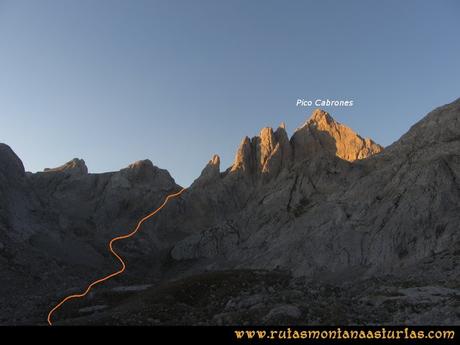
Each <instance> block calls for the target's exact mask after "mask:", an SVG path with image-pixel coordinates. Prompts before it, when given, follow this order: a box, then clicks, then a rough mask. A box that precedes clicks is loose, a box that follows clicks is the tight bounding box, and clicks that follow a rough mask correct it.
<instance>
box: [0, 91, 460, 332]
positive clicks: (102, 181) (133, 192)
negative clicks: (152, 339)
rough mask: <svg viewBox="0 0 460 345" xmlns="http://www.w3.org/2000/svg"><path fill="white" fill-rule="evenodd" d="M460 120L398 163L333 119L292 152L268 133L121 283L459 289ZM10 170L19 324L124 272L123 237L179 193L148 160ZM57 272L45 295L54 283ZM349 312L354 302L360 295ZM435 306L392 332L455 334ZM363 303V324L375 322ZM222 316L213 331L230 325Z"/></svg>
mask: <svg viewBox="0 0 460 345" xmlns="http://www.w3.org/2000/svg"><path fill="white" fill-rule="evenodd" d="M459 119H460V99H459V100H457V101H455V102H453V103H451V104H449V105H446V106H443V107H440V108H437V109H435V110H434V111H432V112H430V113H429V114H428V115H427V116H426V117H424V119H422V120H421V121H420V122H419V123H417V124H416V125H414V126H413V127H412V128H411V129H410V130H409V132H408V133H406V134H405V135H403V136H402V137H401V139H399V140H398V141H396V142H395V143H393V144H392V145H390V146H389V147H387V148H385V149H382V148H381V147H380V146H378V145H377V144H375V143H373V142H372V141H370V140H367V141H366V139H364V138H362V137H360V136H359V135H358V134H356V133H355V132H354V131H352V130H351V129H349V128H348V127H346V126H344V125H341V124H339V123H337V122H336V121H335V120H333V118H332V117H330V115H329V114H327V113H326V112H322V111H321V110H317V111H315V112H314V113H313V115H312V117H311V118H310V119H308V120H307V121H306V122H305V124H304V125H303V126H301V127H300V128H299V129H298V130H297V131H296V132H294V134H293V135H292V136H291V138H288V136H287V133H286V131H285V128H284V127H285V126H282V125H280V126H279V127H278V128H277V129H276V130H273V129H272V128H269V127H266V128H263V129H262V130H261V132H260V133H259V135H258V136H255V137H252V138H249V137H245V138H244V139H243V140H242V143H241V144H240V146H239V149H238V150H237V153H236V155H235V160H234V163H233V164H232V165H231V166H230V167H229V168H227V169H226V170H225V171H222V172H221V171H220V158H219V156H217V155H214V156H213V157H212V158H211V160H210V161H209V162H208V164H207V165H206V166H205V167H204V169H203V171H202V173H201V175H200V176H199V177H198V178H197V179H196V180H195V181H194V183H193V184H192V185H191V186H190V188H189V189H188V190H187V192H186V193H185V194H184V195H183V196H181V197H180V198H179V199H177V200H176V201H175V202H174V203H171V204H170V205H168V207H167V208H165V209H164V210H163V211H162V213H161V214H158V218H156V219H155V222H151V223H146V224H145V228H144V229H143V232H142V233H140V234H139V236H138V237H136V238H133V239H132V241H130V243H127V244H126V246H124V247H123V248H120V250H121V252H122V254H123V256H124V257H127V258H128V260H129V261H130V262H134V263H135V264H134V265H133V266H132V268H128V270H127V272H126V276H125V277H123V278H120V282H125V284H126V283H127V282H138V283H140V284H146V283H148V284H151V283H152V282H158V284H169V283H168V282H169V281H170V280H171V279H172V280H174V279H176V280H177V279H182V278H184V277H202V276H201V274H203V273H204V272H209V271H211V272H215V271H222V270H239V269H243V268H244V269H247V270H267V271H268V272H275V271H283V272H289V274H291V275H292V276H293V277H296V278H295V279H301V280H302V281H306V282H311V281H312V280H316V281H318V282H322V284H333V285H334V286H336V288H337V289H338V291H342V290H341V289H342V286H344V284H345V285H346V284H348V285H347V286H349V287H351V289H352V290H353V291H355V292H356V294H357V295H356V297H353V298H355V299H356V298H357V299H359V301H362V303H364V304H365V303H366V302H365V301H366V298H370V297H369V296H372V294H376V293H381V292H378V291H380V290H378V289H379V286H377V285H375V283H372V282H375V281H380V280H381V279H383V278H382V277H386V278H385V281H386V282H387V284H389V288H391V289H393V290H391V291H400V290H398V289H402V285H408V284H409V286H412V287H414V289H415V288H417V289H418V288H422V290H423V289H425V290H426V289H427V288H426V287H427V286H432V285H435V286H441V287H443V288H447V287H448V288H450V289H452V288H454V287H452V286H451V284H450V283H449V282H446V281H445V276H446V275H449V276H450V277H451V278H450V280H451V281H457V280H458V279H459V276H460V272H459V270H458V269H457V267H460V266H459V265H458V263H459V262H458V261H459V260H458V259H459V256H458V253H459V252H460V248H459V243H460V241H459V234H458V231H457V229H458V224H459V223H460V216H459V214H460V209H459V205H460V186H459V181H460V157H459V156H460V155H459V152H460V126H459V124H460V120H459ZM310 120H311V121H310ZM362 158H364V159H362ZM0 162H2V164H1V165H0V191H1V195H2V196H3V197H2V199H1V200H0V233H1V234H2V235H3V238H2V240H1V243H0V269H1V271H2V273H3V274H2V276H3V277H4V279H5V281H7V284H4V285H3V286H2V287H0V288H1V291H0V292H1V293H2V295H4V296H6V295H8V296H16V298H14V299H11V300H8V301H4V302H5V303H3V304H2V305H1V308H0V317H2V315H5V316H6V315H8V319H7V320H9V321H3V322H6V323H8V322H10V323H15V322H20V320H26V321H27V320H28V321H27V322H38V321H37V320H40V315H41V314H43V313H41V314H40V313H39V312H38V311H37V310H40V308H37V305H39V303H41V302H40V301H43V300H44V301H48V302H49V303H51V302H52V301H55V299H56V295H57V294H59V293H60V291H65V290H66V289H70V288H72V287H74V286H81V285H84V284H83V283H84V282H86V281H87V280H88V279H91V278H95V277H96V276H98V275H99V274H101V273H103V272H105V271H107V270H109V269H110V268H111V267H112V265H113V262H111V261H110V260H108V258H106V257H105V255H104V253H105V252H106V243H107V241H108V239H110V238H112V237H113V236H115V235H117V234H122V233H124V231H125V230H126V228H130V227H131V225H132V220H133V219H137V218H139V217H140V216H142V215H145V214H147V213H148V211H149V210H151V209H152V208H154V205H157V204H158V203H160V202H161V200H162V198H164V196H165V195H166V194H167V193H170V192H172V191H175V190H177V189H179V188H180V186H178V185H177V184H176V183H175V181H174V179H173V178H172V177H171V175H170V174H169V173H168V172H167V171H166V170H163V169H160V168H158V167H156V166H154V165H153V163H152V162H150V161H148V160H144V161H138V162H134V163H132V164H130V165H129V166H128V167H127V168H123V169H121V170H119V171H116V172H110V173H102V174H92V173H84V172H85V168H84V167H86V165H84V167H83V164H84V162H83V161H81V160H78V159H76V160H72V161H70V163H68V164H64V166H63V167H64V168H62V167H61V168H59V169H57V171H56V170H54V171H53V170H52V171H46V172H40V173H36V174H29V173H28V174H25V173H24V168H23V166H22V162H20V159H19V158H18V157H17V156H16V155H15V154H14V152H13V151H12V150H11V149H10V148H9V147H7V146H6V145H1V146H0ZM82 162H83V163H82ZM75 169H76V172H77V174H74V173H71V172H72V171H74V170H75ZM82 172H83V173H82ZM111 219H116V221H113V220H111ZM44 267H46V272H47V273H46V274H47V276H48V277H49V279H46V282H45V281H43V280H42V278H40V276H41V275H42V274H43V268H44ZM270 274H271V273H270ZM197 279H202V278H197ZM203 279H207V278H203ZM289 279H290V278H289ZM293 279H294V278H293ZM35 280H36V281H39V282H40V284H38V285H37V282H36V281H35ZM295 281H298V280H295ZM155 284H156V283H155ZM251 284H252V283H251ZM302 284H304V283H302ZM360 284H366V286H368V289H367V290H366V289H364V290H363V289H360V288H359V287H360ZM401 284H402V285H401ZM27 286H30V287H34V288H35V289H38V291H40V293H39V295H38V296H39V297H40V298H38V297H33V296H37V295H36V292H35V295H34V294H32V295H31V296H30V297H28V296H29V293H28V291H29V290H28V288H27ZM302 286H304V285H302ZM422 290H421V291H422ZM425 290H423V291H425ZM280 291H281V290H280ZM282 291H284V290H282ZM426 291H431V290H429V289H428V290H426ZM233 293H235V294H237V295H238V291H234V292H233ZM280 293H281V292H280ZM286 293H287V292H286ZM297 294H298V293H297ZM343 294H344V295H343V296H348V295H346V294H345V293H344V292H343ZM459 294H460V291H459ZM275 295H276V293H275ZM142 296H143V295H142V294H141V295H140V297H139V298H144V297H142ZM276 296H278V295H276ZM299 296H300V295H299ZM321 296H322V297H321V299H322V300H323V301H325V302H326V301H327V303H326V304H328V303H329V304H330V305H333V304H334V303H333V301H331V300H330V297H328V296H323V295H321ZM240 297H241V296H240ZM101 298H102V297H101ZM238 298H239V297H238ZM241 298H242V297H241ZM264 298H265V297H264ZM267 298H268V297H267ZM270 298H271V297H270ZM277 298H278V297H277ZM318 298H319V297H318ZM344 298H345V297H344ZM346 298H347V300H345V301H344V303H348V302H349V301H350V298H352V297H350V296H348V297H346ZM430 298H432V301H433V302H432V303H431V302H430V303H431V304H430V306H429V308H428V307H427V308H428V309H427V310H424V311H423V313H425V314H421V312H419V311H417V310H419V309H417V308H419V307H417V306H416V305H413V304H411V303H415V302H411V301H412V300H409V301H406V302H404V303H408V306H407V313H409V314H404V313H402V314H398V315H397V316H395V317H399V318H400V319H392V320H391V321H393V322H394V321H395V320H405V319H407V318H411V319H412V320H414V322H416V323H417V322H419V323H423V322H424V321H423V320H427V317H431V320H434V321H433V322H435V323H436V322H438V323H442V320H443V319H442V317H441V316H440V315H443V316H446V317H447V316H448V317H449V318H450V319H451V320H452V319H453V320H458V318H456V316H455V315H456V314H455V312H456V309H455V306H452V305H451V304H449V303H450V302H449V300H447V299H443V297H430ZM22 299H24V300H26V301H28V302H27V303H25V304H24V305H22V306H19V305H18V304H17V302H15V301H19V300H22ZM276 301H278V300H276ZM347 301H348V302H347ZM388 301H390V300H388ZM228 303H230V302H228ZM270 303H271V302H270ZM273 303H275V302H273ZM276 303H279V301H278V302H276ZM292 303H294V302H292ZM360 303H361V302H360ZM385 303H390V302H385ZM329 304H328V305H329ZM353 305H355V307H351V306H349V307H348V308H357V309H353V312H351V311H350V315H358V314H360V313H368V315H371V314H372V312H373V311H372V309H370V310H368V309H366V308H364V307H362V305H361V304H359V303H354V304H353ZM216 308H217V309H218V310H219V312H220V313H224V310H223V309H222V308H221V307H217V306H216ZM219 308H220V309H219ZM273 308H276V305H274V306H273ZM296 308H300V309H299V310H300V311H299V313H300V314H299V313H298V312H296V315H297V314H298V315H303V316H301V317H299V318H298V320H299V321H300V320H303V321H302V322H305V320H307V321H308V320H310V321H311V320H312V319H310V317H313V316H308V315H309V314H308V315H307V314H305V313H304V312H302V310H303V309H302V308H304V307H302V306H300V305H296ZM305 308H307V307H305ZM324 308H326V309H327V308H328V307H327V306H325V307H324ZM362 308H364V309H362ZM379 308H380V307H379ZM414 308H415V309H414ZM217 309H216V310H217ZM262 309H263V308H262ZM262 309H261V310H262ZM291 309H292V308H291ZM307 309H308V308H307ZM232 310H233V309H232ZM242 310H245V312H249V311H248V310H247V309H245V308H244V307H242ZM411 310H412V311H411ZM233 312H235V313H236V314H235V318H237V317H238V316H237V315H240V317H243V316H241V315H242V314H238V312H237V311H233ZM261 312H262V311H261ZM265 312H266V313H268V312H269V310H266V311H265ZM332 314H333V313H332ZM72 315H74V314H72ZM216 315H217V314H216ZM216 315H211V316H209V318H207V319H205V320H206V322H207V323H209V324H214V323H215V322H217V321H216V320H217V319H214V317H216V318H217V316H216ZM257 315H258V314H257ZM366 315H367V314H366ZM388 315H389V314H388V313H387V311H386V309H385V308H384V307H382V308H380V309H379V314H378V320H377V321H379V320H380V321H382V320H383V321H385V320H387V321H388V320H390V319H388V317H389V316H388ZM427 315H428V316H427ZM171 317H173V318H172V319H171V320H178V319H174V317H178V315H176V316H174V315H173V316H171ZM222 317H223V316H222ZM228 317H229V319H228V320H230V321H228V322H232V321H231V320H237V319H232V317H230V316H228ZM127 318H128V319H130V316H129V315H127ZM218 319H219V320H220V316H219V318H218ZM15 320H16V321H15ZM192 320H193V319H192ZM213 320H214V321H213ZM324 320H325V321H324V322H326V323H327V320H328V319H327V318H325V319H324ZM112 321H113V320H112ZM329 321H330V319H329ZM24 322H25V321H24ZM113 322H115V321H113ZM225 322H227V321H225ZM225 322H224V323H225ZM266 322H267V323H270V320H267V321H266ZM346 322H347V323H348V322H351V321H350V320H348V321H346ZM173 323H174V321H173Z"/></svg>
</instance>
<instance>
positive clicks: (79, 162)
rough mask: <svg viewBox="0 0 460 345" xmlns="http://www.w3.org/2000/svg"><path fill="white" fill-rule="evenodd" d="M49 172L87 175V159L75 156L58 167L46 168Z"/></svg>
mask: <svg viewBox="0 0 460 345" xmlns="http://www.w3.org/2000/svg"><path fill="white" fill-rule="evenodd" d="M44 171H45V172H47V173H66V174H70V175H85V174H87V173H88V168H87V167H86V164H85V161H84V160H83V159H78V158H74V159H72V160H71V161H69V162H67V163H65V164H63V165H61V166H59V167H57V168H45V170H44Z"/></svg>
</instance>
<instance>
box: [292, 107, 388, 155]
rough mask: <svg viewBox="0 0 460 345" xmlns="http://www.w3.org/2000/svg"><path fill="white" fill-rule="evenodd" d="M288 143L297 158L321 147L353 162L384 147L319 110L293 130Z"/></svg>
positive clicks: (312, 152) (319, 149) (320, 149)
mask: <svg viewBox="0 0 460 345" xmlns="http://www.w3.org/2000/svg"><path fill="white" fill-rule="evenodd" d="M291 142H292V143H293V147H294V151H295V152H296V158H298V159H302V158H303V157H305V156H310V155H312V154H314V153H315V152H318V151H322V150H323V151H327V152H328V153H330V154H333V155H335V156H337V157H339V158H341V159H344V160H346V161H349V162H352V161H355V160H358V159H364V158H367V157H369V156H371V155H373V154H376V153H379V152H381V151H382V150H383V147H382V146H380V145H378V144H376V143H375V142H374V141H372V140H371V139H369V138H365V139H364V138H362V137H361V136H360V135H358V134H357V133H356V132H354V131H353V130H352V129H351V128H349V127H347V126H345V125H343V124H341V123H339V122H337V121H335V120H334V119H333V118H332V117H331V116H330V115H329V113H327V112H325V111H324V110H321V109H316V110H314V111H313V113H312V115H311V117H310V118H309V119H308V120H307V121H306V122H305V124H304V125H303V126H302V127H300V128H298V129H297V130H296V131H295V133H294V135H293V136H292V138H291Z"/></svg>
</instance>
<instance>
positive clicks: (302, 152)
mask: <svg viewBox="0 0 460 345" xmlns="http://www.w3.org/2000/svg"><path fill="white" fill-rule="evenodd" d="M382 150H383V147H382V146H380V145H378V144H376V143H375V142H374V141H372V140H371V139H369V138H365V139H364V138H362V137H361V136H359V135H358V134H357V133H356V132H354V131H353V130H352V129H351V128H349V127H347V126H345V125H342V124H341V123H339V122H337V121H335V120H334V119H333V118H332V117H331V116H330V115H329V113H327V112H325V111H324V110H321V109H316V110H314V111H313V113H312V115H311V117H310V118H309V119H308V120H307V121H306V122H305V123H304V125H303V126H301V127H300V128H298V129H297V130H296V131H295V133H294V135H293V136H292V137H291V139H289V138H288V135H287V133H286V129H285V125H284V123H282V124H281V125H280V126H279V127H278V129H277V130H276V131H274V130H273V129H272V128H271V127H265V128H263V129H262V130H261V131H260V134H259V135H258V136H255V137H253V138H251V139H250V138H249V137H245V138H243V140H242V141H241V144H240V146H239V148H238V151H237V153H236V156H235V160H234V163H233V165H232V166H231V168H230V171H231V172H238V171H239V172H243V173H251V174H268V175H277V174H278V173H279V172H280V170H282V169H283V168H286V167H289V166H290V165H292V163H294V162H297V161H303V160H305V159H309V158H312V156H315V155H324V154H326V155H333V156H336V157H339V158H341V159H343V160H346V161H349V162H352V161H355V160H358V159H364V158H367V157H369V156H371V155H374V154H376V153H379V152H381V151H382Z"/></svg>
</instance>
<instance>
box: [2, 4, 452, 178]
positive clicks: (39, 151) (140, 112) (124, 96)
mask: <svg viewBox="0 0 460 345" xmlns="http://www.w3.org/2000/svg"><path fill="white" fill-rule="evenodd" d="M459 17H460V2H458V1H457V0H452V1H442V0H441V1H369V0H367V1H324V0H323V1H295V0H291V1H281V0H280V1H262V0H260V1H257V0H252V1H247V0H242V1H215V0H210V1H199V0H197V1H187V0H184V1H173V0H165V1H141V0H137V1H128V0H126V1H117V0H107V1H102V0H78V1H76V0H75V1H68V0H56V1H47V0H41V1H35V0H30V1H22V0H11V1H8V0H7V1H5V0H3V1H2V0H0V142H5V143H7V144H9V145H10V146H11V147H12V148H13V149H14V150H15V152H16V153H17V154H18V155H19V156H20V157H21V159H22V160H23V162H24V165H25V167H26V169H27V170H30V171H37V170H42V169H43V168H45V167H53V166H57V165H60V164H62V163H64V162H66V161H68V160H70V159H72V158H73V157H79V158H83V159H85V161H86V163H87V165H88V167H89V170H90V171H91V172H103V171H112V170H119V169H121V168H123V167H125V166H127V165H128V164H129V163H131V162H133V161H135V160H138V159H145V158H149V159H151V160H152V161H153V163H154V164H155V165H157V166H159V167H161V168H165V169H168V170H169V171H170V173H171V174H172V176H173V177H174V178H175V179H176V181H177V182H178V183H180V184H182V185H188V184H189V183H191V182H192V181H193V179H194V178H196V177H197V176H198V175H199V173H200V172H201V169H202V168H203V167H204V165H205V164H206V162H207V161H208V160H209V159H210V158H211V156H212V154H213V153H217V154H219V155H220V156H221V159H222V170H223V169H224V168H226V167H227V166H228V165H230V164H231V162H232V160H233V158H234V154H235V152H236V149H237V146H238V144H239V142H240V141H241V138H242V137H243V136H245V135H249V136H253V135H256V134H257V133H258V132H259V130H260V128H262V127H264V126H272V127H276V126H278V124H279V123H280V122H282V121H284V122H286V125H287V128H288V131H289V132H290V133H292V131H293V130H294V129H295V128H296V127H298V126H299V125H301V124H302V123H303V122H304V121H305V119H306V118H308V116H309V114H310V112H311V111H312V110H313V109H312V108H297V107H296V106H295V102H296V100H297V98H306V99H316V98H332V99H353V100H354V102H355V106H354V107H352V108H327V109H326V110H327V111H329V112H330V113H331V115H332V116H333V117H335V118H336V119H337V120H338V121H340V122H342V123H345V124H347V125H349V126H350V127H352V128H353V129H355V130H356V131H357V132H358V133H360V134H361V135H363V136H368V137H371V138H373V139H375V140H376V141H377V142H379V143H380V144H383V145H388V144H390V143H392V142H393V141H395V140H397V139H398V138H399V137H400V136H401V135H402V134H403V133H404V132H406V131H407V130H408V128H409V127H410V126H411V125H412V124H414V123H415V122H416V121H417V120H419V119H420V118H421V117H422V116H423V115H424V114H426V113H427V112H429V111H430V110H432V109H433V108H434V107H437V106H439V105H442V104H445V103H448V102H450V101H453V100H454V99H456V98H458V97H460V63H459V62H460V44H459V37H460V21H459V20H458V18H459Z"/></svg>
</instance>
